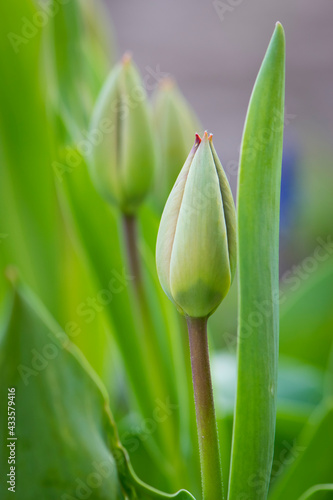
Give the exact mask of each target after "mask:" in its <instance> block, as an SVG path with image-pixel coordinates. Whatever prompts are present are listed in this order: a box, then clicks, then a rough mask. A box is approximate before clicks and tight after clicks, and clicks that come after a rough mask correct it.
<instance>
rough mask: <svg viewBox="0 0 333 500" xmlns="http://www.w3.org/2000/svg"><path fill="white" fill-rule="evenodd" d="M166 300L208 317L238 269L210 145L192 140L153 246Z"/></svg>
mask: <svg viewBox="0 0 333 500" xmlns="http://www.w3.org/2000/svg"><path fill="white" fill-rule="evenodd" d="M156 262H157V272H158V276H159V280H160V283H161V285H162V288H163V290H164V291H165V293H166V294H167V296H168V297H169V298H170V299H171V300H172V301H173V302H174V303H175V305H176V306H177V308H178V310H179V311H180V312H182V313H183V314H185V315H186V316H189V317H192V318H204V317H208V316H209V315H211V314H212V313H213V312H214V311H215V309H216V308H217V307H218V305H219V304H220V302H221V301H222V299H223V298H224V297H225V296H226V294H227V293H228V290H229V288H230V285H231V282H232V279H233V276H234V273H235V266H236V213H235V206H234V202H233V198H232V194H231V190H230V186H229V183H228V180H227V178H226V175H225V173H224V171H223V168H222V165H221V163H220V161H219V159H218V156H217V154H216V151H215V149H214V146H213V143H212V136H209V137H208V134H207V132H205V133H204V136H203V139H202V141H201V139H200V137H199V136H198V135H197V136H196V142H195V144H194V146H193V148H192V150H191V152H190V154H189V156H188V158H187V160H186V162H185V164H184V166H183V168H182V170H181V172H180V174H179V176H178V178H177V181H176V183H175V185H174V187H173V189H172V191H171V193H170V196H169V198H168V200H167V203H166V205H165V208H164V211H163V214H162V219H161V223H160V227H159V231H158V236H157V244H156Z"/></svg>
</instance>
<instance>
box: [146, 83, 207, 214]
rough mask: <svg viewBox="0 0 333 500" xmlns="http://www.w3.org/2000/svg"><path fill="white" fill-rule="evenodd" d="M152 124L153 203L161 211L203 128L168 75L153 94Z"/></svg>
mask: <svg viewBox="0 0 333 500" xmlns="http://www.w3.org/2000/svg"><path fill="white" fill-rule="evenodd" d="M153 123H154V130H155V131H156V134H157V139H158V141H157V142H158V153H159V155H158V163H157V167H158V174H157V175H156V181H155V189H154V202H155V206H156V208H157V209H158V210H160V212H162V210H163V207H164V205H165V202H166V200H167V198H168V196H169V193H170V191H171V189H172V186H173V185H174V183H175V181H176V179H177V176H178V174H179V172H180V169H181V166H182V165H183V164H184V161H185V160H186V157H187V155H188V151H189V149H190V147H191V145H192V142H193V135H194V134H195V132H197V131H198V130H200V128H201V127H200V125H199V121H198V119H197V117H196V116H195V113H194V111H193V110H192V109H191V107H190V105H189V104H188V103H187V101H186V99H185V98H184V97H183V95H182V94H181V92H180V91H179V89H178V88H177V85H176V83H175V81H174V80H172V79H171V78H165V79H164V80H162V82H161V83H160V85H159V87H158V89H157V90H156V92H155V95H154V97H153Z"/></svg>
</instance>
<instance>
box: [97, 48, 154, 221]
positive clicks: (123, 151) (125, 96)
mask: <svg viewBox="0 0 333 500" xmlns="http://www.w3.org/2000/svg"><path fill="white" fill-rule="evenodd" d="M98 130H99V131H101V132H102V136H103V137H102V140H100V141H99V142H98V143H97V144H96V142H95V143H94V142H93V139H92V141H91V142H92V144H94V147H93V151H92V155H91V158H90V160H91V161H90V162H89V163H90V172H91V176H92V179H93V181H94V183H95V185H96V187H97V189H98V190H99V192H100V193H101V194H102V196H104V197H105V198H106V199H107V200H108V201H109V202H111V203H114V204H116V205H117V206H118V207H119V208H120V209H121V210H122V211H123V212H124V213H128V214H130V213H133V212H135V210H136V209H137V207H138V205H139V204H140V203H141V202H142V200H143V199H144V198H145V196H146V195H147V193H148V191H149V189H150V187H151V184H152V180H153V171H154V162H155V152H154V142H153V134H152V126H151V123H150V115H149V108H148V104H147V99H146V92H145V89H144V87H143V84H142V82H141V79H140V76H139V74H138V71H137V69H136V68H135V66H134V65H133V63H132V61H131V59H130V57H129V56H124V58H123V61H122V62H121V63H120V64H118V65H117V66H116V67H115V68H114V69H113V70H112V71H111V73H110V75H109V78H108V80H107V82H106V83H105V85H104V87H103V89H102V91H101V93H100V96H99V98H98V101H97V104H96V107H95V110H94V113H93V119H92V123H91V127H90V134H91V137H93V134H94V133H95V134H96V131H98Z"/></svg>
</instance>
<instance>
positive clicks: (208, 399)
mask: <svg viewBox="0 0 333 500" xmlns="http://www.w3.org/2000/svg"><path fill="white" fill-rule="evenodd" d="M186 321H187V327H188V334H189V341H190V353H191V366H192V378H193V390H194V399H195V412H196V419H197V429H198V439H199V450H200V463H201V481H202V495H203V500H218V499H223V498H224V495H223V479H222V469H221V461H220V452H219V442H218V435H217V425H216V418H215V409H214V398H213V389H212V381H211V373H210V364H209V352H208V339H207V318H187V320H186Z"/></svg>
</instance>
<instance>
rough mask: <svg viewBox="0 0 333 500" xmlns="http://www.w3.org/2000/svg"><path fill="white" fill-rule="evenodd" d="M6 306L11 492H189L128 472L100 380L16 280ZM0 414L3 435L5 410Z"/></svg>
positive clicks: (50, 495)
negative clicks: (11, 394)
mask: <svg viewBox="0 0 333 500" xmlns="http://www.w3.org/2000/svg"><path fill="white" fill-rule="evenodd" d="M9 309H10V310H9V314H8V321H7V325H6V328H5V332H4V335H3V338H2V348H1V355H0V367H1V372H2V378H1V385H0V393H1V401H6V400H7V394H8V388H15V405H14V407H15V412H16V427H15V437H16V438H17V440H15V441H14V440H11V439H10V440H8V442H14V443H15V446H16V463H15V468H16V470H17V475H18V478H17V484H16V493H17V496H18V498H25V499H26V500H45V498H47V499H48V500H56V499H57V500H58V499H59V498H61V500H70V499H71V500H72V499H73V498H74V499H75V498H77V497H78V498H81V497H82V498H83V495H86V497H87V498H88V496H89V497H91V498H93V499H96V500H97V499H99V500H123V499H124V498H125V497H126V498H128V499H142V500H149V499H155V498H156V499H158V498H160V499H163V498H177V499H178V500H186V499H187V500H189V499H193V497H192V495H190V494H189V493H188V492H186V491H180V492H178V493H176V494H175V495H168V494H164V493H162V492H160V491H158V490H155V489H153V488H150V487H149V486H148V485H146V484H144V483H142V482H141V481H140V480H139V479H138V478H137V477H136V476H135V474H134V472H133V470H132V468H131V465H130V463H129V461H128V456H127V452H126V450H125V449H124V448H123V447H122V445H121V443H120V441H119V438H118V434H117V429H116V426H115V423H114V420H113V417H112V414H111V412H110V409H109V402H108V396H107V392H106V390H105V388H104V386H103V385H102V383H101V381H100V380H99V378H98V377H97V375H96V374H95V373H94V372H93V370H92V369H91V368H90V366H89V365H88V363H87V361H86V360H85V358H84V357H83V356H82V354H81V353H80V351H79V350H78V349H77V347H75V346H74V345H73V344H72V343H71V342H70V341H69V339H68V337H66V335H65V334H64V332H62V331H61V328H60V327H59V326H58V325H57V324H56V323H55V322H54V320H53V319H52V318H51V317H50V316H49V314H48V313H47V311H46V310H45V309H44V308H43V306H42V305H41V304H40V303H39V302H38V301H37V299H36V298H35V297H34V296H33V295H32V294H31V293H30V292H29V291H28V290H26V289H25V288H24V287H22V286H21V285H20V286H19V287H18V288H17V289H16V290H15V291H14V293H13V297H11V301H10V307H9ZM12 407H13V406H11V408H12ZM5 410H6V409H5ZM0 418H1V420H0V429H1V432H2V434H3V435H4V436H6V437H7V436H8V437H10V436H9V434H8V430H7V412H6V411H1V416H0ZM7 458H8V451H7V448H6V447H5V446H2V448H1V451H0V464H1V470H7V469H8V467H9V466H8V464H7ZM1 489H2V494H1V498H5V499H7V498H11V497H10V495H12V492H9V491H8V490H7V486H6V485H5V484H4V483H3V482H2V484H1ZM79 495H81V497H80V496H79Z"/></svg>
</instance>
